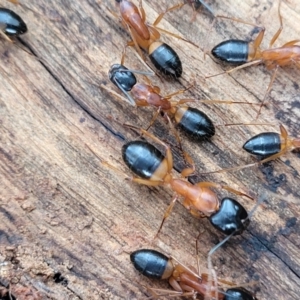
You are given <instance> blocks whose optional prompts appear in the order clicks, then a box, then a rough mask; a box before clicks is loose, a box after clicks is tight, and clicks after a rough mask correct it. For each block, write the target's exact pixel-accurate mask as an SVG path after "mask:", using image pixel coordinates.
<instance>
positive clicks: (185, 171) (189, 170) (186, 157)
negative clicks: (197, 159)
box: [165, 113, 196, 178]
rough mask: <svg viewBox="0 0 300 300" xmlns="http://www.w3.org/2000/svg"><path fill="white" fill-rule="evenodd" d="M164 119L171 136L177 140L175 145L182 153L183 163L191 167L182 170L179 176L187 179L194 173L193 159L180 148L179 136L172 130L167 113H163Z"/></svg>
mask: <svg viewBox="0 0 300 300" xmlns="http://www.w3.org/2000/svg"><path fill="white" fill-rule="evenodd" d="M165 117H166V118H167V120H168V123H169V126H170V129H171V131H172V132H173V134H174V136H175V138H176V140H177V143H178V145H179V149H180V151H181V153H182V156H183V158H184V161H185V163H188V164H189V165H191V167H189V168H184V169H183V170H182V171H181V173H180V175H181V176H182V177H184V178H185V177H188V176H190V175H191V174H193V173H195V170H196V166H195V163H194V161H193V159H192V158H191V157H190V155H189V154H188V153H187V152H185V151H184V150H183V148H182V143H181V139H180V137H179V134H178V132H177V131H176V129H175V128H174V126H173V123H172V121H171V119H170V117H169V116H168V114H167V113H165Z"/></svg>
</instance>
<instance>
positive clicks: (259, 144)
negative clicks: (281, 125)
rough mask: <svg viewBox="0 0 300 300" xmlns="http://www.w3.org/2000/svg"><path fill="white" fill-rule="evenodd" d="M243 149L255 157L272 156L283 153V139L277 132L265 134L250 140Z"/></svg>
mask: <svg viewBox="0 0 300 300" xmlns="http://www.w3.org/2000/svg"><path fill="white" fill-rule="evenodd" d="M243 149H244V150H246V151H247V152H249V153H251V154H254V155H261V156H270V155H273V154H276V153H279V152H280V151H281V138H280V134H279V133H277V132H263V133H260V134H258V135H256V136H254V137H252V138H251V139H249V140H248V141H247V142H246V143H245V144H244V146H243Z"/></svg>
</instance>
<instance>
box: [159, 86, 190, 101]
mask: <svg viewBox="0 0 300 300" xmlns="http://www.w3.org/2000/svg"><path fill="white" fill-rule="evenodd" d="M194 85H195V84H192V85H190V86H188V87H187V88H184V89H182V90H178V91H176V92H174V93H172V94H169V95H166V96H164V98H165V99H170V98H172V97H174V96H176V95H180V94H183V93H184V92H186V91H188V90H190V89H191V88H192V87H194Z"/></svg>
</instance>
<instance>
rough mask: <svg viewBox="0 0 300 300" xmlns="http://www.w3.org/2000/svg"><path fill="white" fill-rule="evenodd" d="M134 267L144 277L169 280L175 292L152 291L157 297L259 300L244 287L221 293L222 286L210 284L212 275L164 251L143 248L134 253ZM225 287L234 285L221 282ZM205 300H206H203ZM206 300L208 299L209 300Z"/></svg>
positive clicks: (132, 256)
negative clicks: (196, 270)
mask: <svg viewBox="0 0 300 300" xmlns="http://www.w3.org/2000/svg"><path fill="white" fill-rule="evenodd" d="M130 260H131V262H132V263H133V266H134V267H135V268H136V269H137V270H138V271H139V272H140V273H142V274H143V275H144V276H147V277H149V278H155V279H167V280H168V281H169V284H170V285H171V286H172V288H173V289H174V290H175V292H172V291H168V290H161V289H153V288H151V289H149V290H150V292H151V293H152V294H153V297H155V298H157V297H161V296H174V297H176V296H180V297H188V296H191V297H193V299H196V297H197V295H201V296H202V297H209V299H218V300H237V299H239V300H257V298H255V296H254V295H253V294H252V293H250V292H249V291H247V290H246V289H244V288H238V287H232V288H229V289H227V290H226V291H225V292H223V291H219V290H218V286H216V287H212V286H211V284H210V282H209V274H206V273H202V274H200V272H199V270H198V273H196V272H195V271H193V269H191V268H188V267H186V266H185V265H183V264H182V263H180V262H179V261H178V260H177V259H175V258H173V257H172V256H171V257H169V256H166V255H164V254H163V253H161V252H158V251H155V250H151V249H140V250H137V251H134V252H132V253H131V254H130ZM218 282H221V283H223V284H225V285H231V286H232V283H229V282H227V281H224V280H221V279H218ZM201 299H202V298H201ZM205 299H206V298H205Z"/></svg>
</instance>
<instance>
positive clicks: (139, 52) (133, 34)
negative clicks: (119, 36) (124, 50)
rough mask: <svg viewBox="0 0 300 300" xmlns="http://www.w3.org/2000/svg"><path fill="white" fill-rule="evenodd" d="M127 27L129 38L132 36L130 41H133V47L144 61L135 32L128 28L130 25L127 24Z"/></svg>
mask: <svg viewBox="0 0 300 300" xmlns="http://www.w3.org/2000/svg"><path fill="white" fill-rule="evenodd" d="M127 29H128V32H129V34H130V36H131V38H132V41H133V43H134V46H135V49H136V51H137V53H138V54H139V56H140V57H141V58H142V60H144V61H145V58H144V55H143V53H142V50H141V48H140V46H139V44H138V42H137V39H136V36H135V33H134V32H133V31H132V30H131V28H130V26H129V25H128V24H127ZM132 41H131V42H132ZM131 42H130V43H131Z"/></svg>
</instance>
